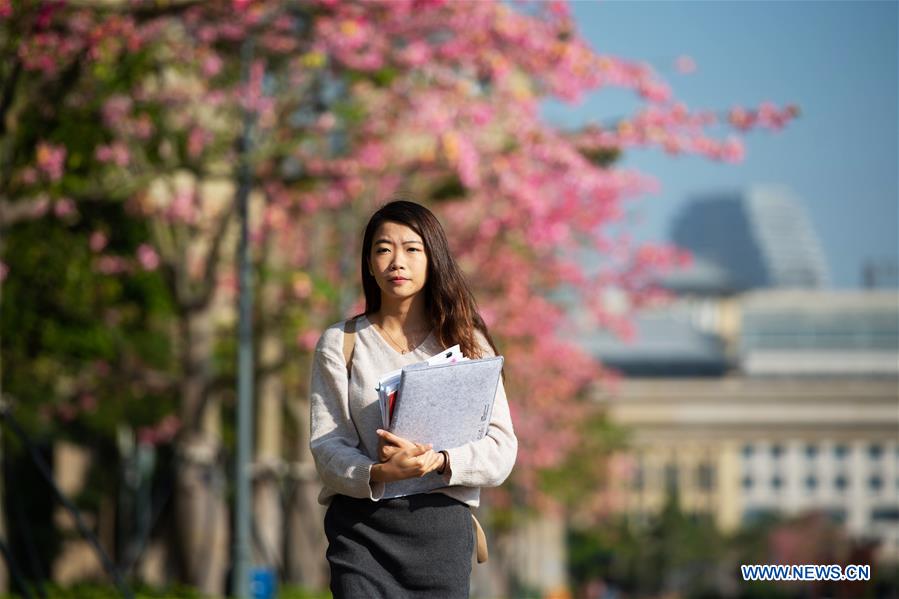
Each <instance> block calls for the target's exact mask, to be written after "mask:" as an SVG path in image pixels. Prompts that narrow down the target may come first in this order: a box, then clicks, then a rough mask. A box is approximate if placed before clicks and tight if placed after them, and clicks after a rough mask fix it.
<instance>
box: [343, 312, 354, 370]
mask: <svg viewBox="0 0 899 599" xmlns="http://www.w3.org/2000/svg"><path fill="white" fill-rule="evenodd" d="M355 349H356V319H355V318H347V319H346V322H344V323H343V361H344V362H346V378H347V379H349V378H350V374H352V372H353V351H354V350H355Z"/></svg>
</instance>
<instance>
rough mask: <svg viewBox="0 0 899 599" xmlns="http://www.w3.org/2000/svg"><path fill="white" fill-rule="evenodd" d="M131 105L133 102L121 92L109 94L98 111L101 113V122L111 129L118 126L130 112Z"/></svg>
mask: <svg viewBox="0 0 899 599" xmlns="http://www.w3.org/2000/svg"><path fill="white" fill-rule="evenodd" d="M132 105H133V102H132V101H131V98H129V97H128V96H125V95H122V94H117V95H113V96H110V97H109V99H108V100H106V102H104V103H103V108H102V109H101V111H100V112H101V114H102V115H103V124H104V125H105V126H106V127H107V128H109V129H113V130H115V129H116V128H118V127H120V126H121V125H122V124H123V123H124V122H125V120H126V119H127V117H128V115H129V114H130V113H131V107H132Z"/></svg>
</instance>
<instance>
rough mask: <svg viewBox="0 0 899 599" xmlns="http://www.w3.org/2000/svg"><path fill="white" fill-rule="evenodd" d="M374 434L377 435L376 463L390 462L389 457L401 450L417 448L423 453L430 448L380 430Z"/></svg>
mask: <svg viewBox="0 0 899 599" xmlns="http://www.w3.org/2000/svg"><path fill="white" fill-rule="evenodd" d="M375 432H376V433H378V461H380V462H386V461H388V460H390V457H391V456H392V455H393V454H395V453H396V452H398V451H399V450H401V449H412V448H413V447H417V448H419V449H421V450H422V451H425V450H426V449H429V448H430V446H429V445H425V444H424V443H415V442H413V441H410V440H408V439H404V438H403V437H400V436H399V435H394V434H393V433H391V432H389V431H385V430H382V429H380V428H379V429H378V430H377V431H375Z"/></svg>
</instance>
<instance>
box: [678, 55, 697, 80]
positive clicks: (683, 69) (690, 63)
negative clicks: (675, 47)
mask: <svg viewBox="0 0 899 599" xmlns="http://www.w3.org/2000/svg"><path fill="white" fill-rule="evenodd" d="M674 66H675V68H676V69H677V72H678V73H681V74H683V75H687V74H690V73H694V72H696V62H695V61H694V60H693V58H691V57H690V56H687V55H686V54H682V55H681V56H678V57H677V60H675V61H674Z"/></svg>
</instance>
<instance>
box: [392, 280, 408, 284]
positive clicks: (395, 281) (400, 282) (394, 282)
mask: <svg viewBox="0 0 899 599" xmlns="http://www.w3.org/2000/svg"><path fill="white" fill-rule="evenodd" d="M408 280H409V279H390V282H391V283H393V284H394V285H402V284H403V283H405V282H406V281H408Z"/></svg>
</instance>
